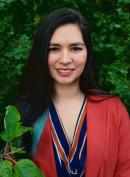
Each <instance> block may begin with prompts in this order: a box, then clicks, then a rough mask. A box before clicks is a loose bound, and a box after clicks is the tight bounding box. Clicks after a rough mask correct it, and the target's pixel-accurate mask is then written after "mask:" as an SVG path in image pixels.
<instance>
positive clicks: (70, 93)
mask: <svg viewBox="0 0 130 177" xmlns="http://www.w3.org/2000/svg"><path fill="white" fill-rule="evenodd" d="M55 93H56V94H55V97H54V100H55V101H57V100H63V99H64V100H70V99H77V98H81V97H84V94H83V93H82V92H81V90H80V88H79V84H78V83H72V84H68V85H67V84H66V85H65V84H63V85H62V84H57V83H55Z"/></svg>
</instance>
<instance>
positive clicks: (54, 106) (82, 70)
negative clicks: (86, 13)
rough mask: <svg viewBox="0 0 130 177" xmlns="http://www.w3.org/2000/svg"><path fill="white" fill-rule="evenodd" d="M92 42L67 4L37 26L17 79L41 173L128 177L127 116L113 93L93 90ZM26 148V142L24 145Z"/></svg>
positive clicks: (65, 176)
mask: <svg viewBox="0 0 130 177" xmlns="http://www.w3.org/2000/svg"><path fill="white" fill-rule="evenodd" d="M92 59H93V58H92V43H91V37H90V34H89V31H88V27H87V24H86V21H85V19H84V18H83V17H82V16H81V15H80V14H79V13H78V12H75V11H74V10H72V9H68V8H63V9H59V10H57V11H55V12H53V13H51V14H50V15H49V16H48V17H47V18H46V19H45V20H44V22H43V23H42V25H41V27H40V28H39V30H38V32H37V35H36V38H35V40H34V44H33V47H32V51H31V54H30V58H29V61H28V64H27V66H26V69H25V71H24V74H23V77H22V80H21V84H20V90H19V93H20V101H19V103H18V108H19V109H20V110H21V114H22V116H23V122H24V125H32V126H34V129H35V131H34V133H33V139H32V140H31V143H29V140H30V138H29V137H25V139H24V142H25V143H26V145H29V144H31V149H32V153H31V158H32V159H33V160H34V162H35V163H36V164H37V165H38V167H39V168H40V169H41V170H42V172H43V173H44V174H45V176H46V177H68V176H75V177H129V176H130V120H129V116H128V113H127V111H126V109H125V107H124V105H123V104H122V102H121V101H120V100H119V98H117V97H114V96H111V95H108V94H104V93H103V92H102V91H99V90H97V89H95V87H94V84H93V78H92ZM27 147H28V146H27Z"/></svg>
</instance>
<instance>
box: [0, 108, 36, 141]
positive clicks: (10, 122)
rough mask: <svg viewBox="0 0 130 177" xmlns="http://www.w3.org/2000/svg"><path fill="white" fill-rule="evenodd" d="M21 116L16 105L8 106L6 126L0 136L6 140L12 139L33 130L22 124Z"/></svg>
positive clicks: (5, 119)
mask: <svg viewBox="0 0 130 177" xmlns="http://www.w3.org/2000/svg"><path fill="white" fill-rule="evenodd" d="M20 119H21V116H20V114H19V112H18V111H17V109H16V108H15V107H14V106H11V105H9V106H7V107H6V114H5V118H4V128H5V131H3V132H2V133H1V134H0V136H1V138H2V139H3V140H4V141H5V142H9V141H12V140H13V139H15V138H17V137H19V136H21V135H23V134H24V133H25V132H27V131H32V130H33V128H31V127H23V126H21V125H20V122H19V121H20Z"/></svg>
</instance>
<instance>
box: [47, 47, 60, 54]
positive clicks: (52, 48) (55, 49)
mask: <svg viewBox="0 0 130 177" xmlns="http://www.w3.org/2000/svg"><path fill="white" fill-rule="evenodd" d="M48 51H49V52H52V53H56V52H58V51H59V48H58V47H50V48H49V49H48Z"/></svg>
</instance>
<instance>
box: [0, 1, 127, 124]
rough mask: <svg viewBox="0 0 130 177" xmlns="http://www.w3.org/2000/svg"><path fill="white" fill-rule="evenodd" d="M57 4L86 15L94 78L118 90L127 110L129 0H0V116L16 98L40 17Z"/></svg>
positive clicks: (112, 89) (110, 89)
mask: <svg viewBox="0 0 130 177" xmlns="http://www.w3.org/2000/svg"><path fill="white" fill-rule="evenodd" d="M61 7H70V8H74V9H76V10H79V11H80V12H81V13H82V14H83V16H84V17H85V18H86V19H87V21H88V24H89V26H90V31H91V33H92V39H93V45H94V58H95V70H96V83H98V84H99V85H100V87H101V88H102V89H103V90H106V91H109V92H110V93H114V94H118V95H119V96H120V97H121V99H122V100H123V101H124V103H125V104H126V106H127V108H128V110H129V111H130V1H129V0H48V1H47V0H46V1H45V0H0V38H1V40H0V117H3V113H4V112H5V106H6V105H8V104H12V102H13V100H14V98H15V95H16V88H17V85H18V82H19V77H20V75H21V74H22V71H23V68H24V66H25V64H26V62H27V58H28V55H29V51H30V48H31V44H32V40H33V38H34V34H35V32H36V30H37V28H38V26H39V25H40V22H41V20H42V19H43V18H44V17H45V16H46V15H48V14H49V13H50V12H51V11H53V10H55V9H57V8H61ZM97 73H98V74H97ZM0 126H2V125H1V124H0Z"/></svg>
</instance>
